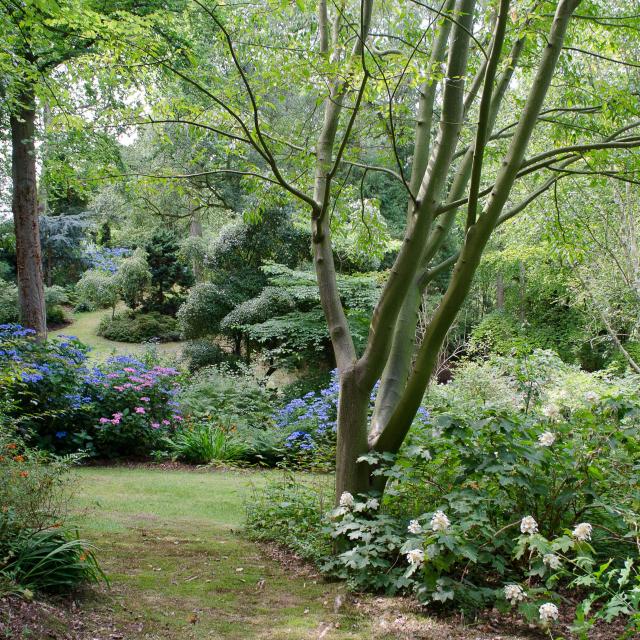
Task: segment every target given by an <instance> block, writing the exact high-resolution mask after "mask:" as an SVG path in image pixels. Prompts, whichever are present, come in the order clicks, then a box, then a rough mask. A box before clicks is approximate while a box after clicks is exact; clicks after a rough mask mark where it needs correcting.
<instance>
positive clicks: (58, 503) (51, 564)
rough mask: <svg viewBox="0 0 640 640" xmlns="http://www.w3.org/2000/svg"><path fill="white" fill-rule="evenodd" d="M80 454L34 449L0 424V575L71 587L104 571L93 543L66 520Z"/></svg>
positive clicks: (24, 584) (23, 585)
mask: <svg viewBox="0 0 640 640" xmlns="http://www.w3.org/2000/svg"><path fill="white" fill-rule="evenodd" d="M77 459H78V458H77V456H76V457H70V456H67V457H65V458H60V457H56V456H53V455H51V454H46V453H44V452H42V451H38V450H35V449H30V448H29V447H27V446H26V445H25V444H24V442H23V441H22V440H21V438H20V437H19V436H18V435H17V434H16V433H15V431H14V430H10V429H8V428H7V427H6V426H4V427H3V426H0V506H1V507H2V508H1V510H0V558H1V559H0V578H3V579H4V580H5V581H9V583H10V584H11V583H13V584H16V585H18V587H19V588H20V589H22V590H26V589H30V590H41V591H55V592H66V591H70V590H72V589H74V588H75V587H76V586H77V585H78V584H79V583H80V582H83V581H86V580H98V579H100V578H103V577H104V575H103V574H102V572H101V571H100V569H99V567H98V564H97V562H96V559H95V556H94V553H93V548H92V547H91V546H90V545H89V544H88V543H86V542H85V541H83V540H80V539H78V536H77V534H74V532H72V531H71V530H70V529H69V528H68V527H65V526H64V520H65V518H66V516H67V503H68V499H69V493H70V474H69V472H70V470H71V467H72V464H73V463H74V462H75V461H77Z"/></svg>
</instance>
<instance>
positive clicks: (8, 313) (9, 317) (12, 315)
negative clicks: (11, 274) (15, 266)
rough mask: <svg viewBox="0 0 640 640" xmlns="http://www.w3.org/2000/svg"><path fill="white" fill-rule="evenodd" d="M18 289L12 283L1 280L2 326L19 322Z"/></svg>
mask: <svg viewBox="0 0 640 640" xmlns="http://www.w3.org/2000/svg"><path fill="white" fill-rule="evenodd" d="M19 315H20V314H19V312H18V287H16V285H15V284H13V283H12V282H7V281H6V280H0V324H7V323H11V322H17V321H18V318H19Z"/></svg>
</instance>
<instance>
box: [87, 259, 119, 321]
mask: <svg viewBox="0 0 640 640" xmlns="http://www.w3.org/2000/svg"><path fill="white" fill-rule="evenodd" d="M76 292H77V294H78V297H79V301H78V304H77V305H76V311H90V310H92V309H94V308H96V307H99V308H105V307H106V308H111V309H113V310H115V307H116V304H117V303H118V300H119V298H120V294H119V291H118V281H117V277H116V276H115V275H114V274H112V273H111V272H109V271H104V270H101V269H90V270H89V271H85V272H84V273H83V274H82V277H81V278H80V280H79V281H78V283H77V284H76Z"/></svg>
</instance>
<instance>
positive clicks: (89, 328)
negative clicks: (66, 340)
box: [50, 309, 183, 360]
mask: <svg viewBox="0 0 640 640" xmlns="http://www.w3.org/2000/svg"><path fill="white" fill-rule="evenodd" d="M109 313H111V312H110V311H109V310H105V309H100V310H98V311H88V312H85V313H72V314H70V318H71V319H72V320H73V322H72V323H71V324H70V325H67V326H66V327H63V328H62V329H56V330H55V331H51V332H50V335H52V336H56V335H67V336H69V335H70V336H77V337H78V338H79V339H80V340H81V341H82V342H84V343H85V344H87V345H89V346H90V347H91V348H92V352H91V357H92V358H94V359H95V360H106V359H107V358H108V357H110V356H112V355H123V354H133V355H140V354H142V353H144V351H145V349H147V348H148V346H147V345H144V344H132V343H130V342H115V341H113V340H107V339H106V338H102V337H101V336H99V335H97V331H98V325H99V324H100V320H101V319H102V317H103V316H105V315H108V314H109ZM182 344H183V343H181V342H165V343H162V344H159V345H157V346H156V347H155V348H156V349H157V350H158V352H159V353H160V354H161V355H164V356H178V355H180V352H181V350H182Z"/></svg>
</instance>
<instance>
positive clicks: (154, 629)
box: [74, 468, 397, 640]
mask: <svg viewBox="0 0 640 640" xmlns="http://www.w3.org/2000/svg"><path fill="white" fill-rule="evenodd" d="M268 474H269V472H263V473H251V472H241V471H225V472H222V471H220V472H212V473H208V472H189V471H162V470H154V469H151V470H149V469H127V468H85V469H81V470H80V472H79V487H78V494H77V497H76V498H75V501H74V511H75V512H76V514H77V515H76V517H75V519H76V522H77V523H78V525H79V528H80V533H81V535H82V536H83V537H85V538H87V539H89V540H91V541H92V542H94V543H95V544H96V545H97V546H98V547H99V552H98V556H99V558H100V562H101V564H102V566H103V568H104V570H105V572H106V573H107V574H108V576H109V579H110V581H111V587H110V589H108V590H105V592H104V593H105V597H104V598H102V597H97V598H90V599H88V600H86V601H83V602H82V604H81V606H82V607H83V608H84V609H85V610H86V611H87V612H91V614H92V615H93V614H95V613H96V612H97V613H98V614H99V617H100V618H101V619H104V620H105V625H106V626H105V628H104V629H103V633H105V634H106V635H105V636H104V637H107V638H109V637H113V638H126V639H127V640H130V639H131V640H134V639H138V638H140V639H142V638H144V639H149V640H155V639H172V640H173V639H176V640H177V639H180V640H182V639H190V638H197V639H205V638H220V639H238V640H239V639H241V638H242V639H247V640H248V639H254V638H255V639H262V638H264V639H267V638H269V639H270V640H280V639H296V640H297V639H300V640H302V639H306V638H324V639H325V640H331V639H338V638H339V639H341V640H347V639H353V640H360V639H364V638H372V637H375V638H394V637H397V636H395V635H387V634H386V633H382V635H381V634H380V633H375V634H372V633H371V632H370V631H371V623H370V620H369V618H368V616H366V615H364V614H362V613H356V611H355V609H354V608H353V607H351V608H349V607H343V608H342V609H341V610H340V611H338V612H336V611H335V602H336V597H337V596H338V595H341V594H342V593H343V591H342V587H340V586H339V585H336V584H327V583H323V582H322V580H320V579H317V577H315V576H313V575H312V574H308V575H305V574H304V573H301V572H287V571H286V570H285V569H284V568H283V567H282V566H281V565H280V564H279V563H277V562H276V561H274V560H272V559H270V558H269V557H268V556H267V555H266V554H265V553H264V550H262V549H261V548H260V547H259V546H256V545H255V544H254V543H252V542H251V541H248V540H246V539H245V538H244V537H243V536H242V531H241V527H242V519H243V513H244V504H245V500H246V499H247V498H248V497H250V495H251V486H252V485H253V484H255V483H261V482H263V481H264V479H265V477H266V476H268ZM99 637H100V638H102V637H103V636H102V635H99Z"/></svg>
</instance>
